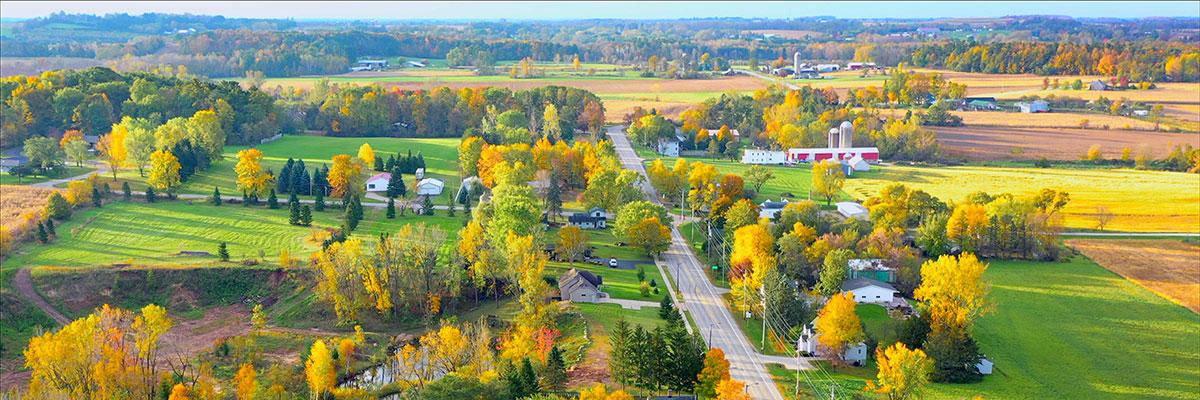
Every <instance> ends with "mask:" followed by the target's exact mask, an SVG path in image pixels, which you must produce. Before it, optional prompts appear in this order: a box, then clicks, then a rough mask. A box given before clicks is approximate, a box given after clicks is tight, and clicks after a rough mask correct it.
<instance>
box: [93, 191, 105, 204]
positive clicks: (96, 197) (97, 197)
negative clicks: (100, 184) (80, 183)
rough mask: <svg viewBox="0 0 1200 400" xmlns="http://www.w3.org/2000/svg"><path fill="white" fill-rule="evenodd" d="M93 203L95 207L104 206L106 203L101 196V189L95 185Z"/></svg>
mask: <svg viewBox="0 0 1200 400" xmlns="http://www.w3.org/2000/svg"><path fill="white" fill-rule="evenodd" d="M92 205H93V206H95V207H102V206H103V205H104V204H103V201H102V199H101V198H100V189H98V188H96V187H95V186H93V187H92Z"/></svg>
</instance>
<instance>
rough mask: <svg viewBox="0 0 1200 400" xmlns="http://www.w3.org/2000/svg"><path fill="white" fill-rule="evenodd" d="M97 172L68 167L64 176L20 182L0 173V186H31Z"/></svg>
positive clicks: (24, 179)
mask: <svg viewBox="0 0 1200 400" xmlns="http://www.w3.org/2000/svg"><path fill="white" fill-rule="evenodd" d="M95 170H96V169H95V168H89V167H74V166H71V167H67V170H66V172H63V174H62V176H54V177H50V176H42V175H35V176H23V177H21V179H20V180H18V179H17V177H15V176H12V175H9V174H7V173H0V185H29V184H34V183H41V182H45V181H48V180H51V179H59V178H70V177H72V176H79V175H83V174H86V173H88V172H92V171H95Z"/></svg>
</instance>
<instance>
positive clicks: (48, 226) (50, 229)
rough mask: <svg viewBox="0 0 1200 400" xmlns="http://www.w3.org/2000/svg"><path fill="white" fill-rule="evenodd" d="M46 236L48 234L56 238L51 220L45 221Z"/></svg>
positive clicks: (56, 234)
mask: <svg viewBox="0 0 1200 400" xmlns="http://www.w3.org/2000/svg"><path fill="white" fill-rule="evenodd" d="M46 234H48V235H50V236H58V233H56V232H54V220H53V219H49V218H47V219H46Z"/></svg>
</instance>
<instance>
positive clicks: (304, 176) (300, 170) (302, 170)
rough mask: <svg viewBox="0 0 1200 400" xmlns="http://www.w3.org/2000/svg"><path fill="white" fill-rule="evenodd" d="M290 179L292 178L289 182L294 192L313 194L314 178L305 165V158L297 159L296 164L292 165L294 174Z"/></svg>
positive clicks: (305, 194) (304, 194)
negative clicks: (310, 175) (309, 174)
mask: <svg viewBox="0 0 1200 400" xmlns="http://www.w3.org/2000/svg"><path fill="white" fill-rule="evenodd" d="M288 179H291V180H292V183H289V184H288V185H289V186H290V187H291V189H292V193H296V194H299V195H303V196H307V195H309V194H311V192H310V190H311V189H310V188H311V187H312V178H310V177H309V176H308V168H307V167H305V166H304V160H298V161H296V165H295V166H293V167H292V176H291V177H290V178H288Z"/></svg>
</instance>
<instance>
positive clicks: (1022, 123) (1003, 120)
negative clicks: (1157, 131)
mask: <svg viewBox="0 0 1200 400" xmlns="http://www.w3.org/2000/svg"><path fill="white" fill-rule="evenodd" d="M950 113H951V114H954V115H957V116H960V117H962V119H963V124H966V125H969V126H1006V127H1015V128H1079V127H1080V126H1081V125H1082V123H1083V121H1084V120H1087V126H1088V127H1099V128H1102V127H1104V126H1108V127H1109V128H1112V129H1126V130H1146V131H1150V130H1154V123H1153V122H1150V121H1143V120H1140V119H1134V118H1129V117H1124V116H1120V115H1106V114H1077V113H1060V112H1053V113H1037V114H1022V113H1015V112H1002V111H951V112H950Z"/></svg>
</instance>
